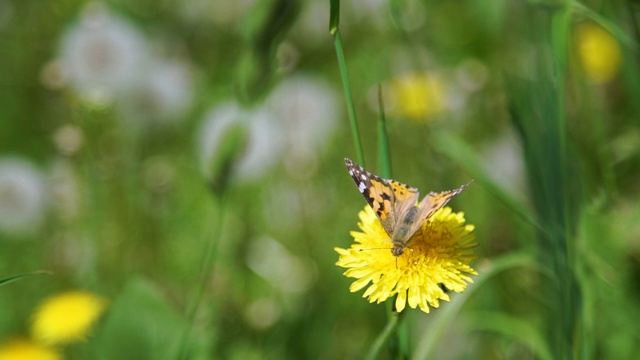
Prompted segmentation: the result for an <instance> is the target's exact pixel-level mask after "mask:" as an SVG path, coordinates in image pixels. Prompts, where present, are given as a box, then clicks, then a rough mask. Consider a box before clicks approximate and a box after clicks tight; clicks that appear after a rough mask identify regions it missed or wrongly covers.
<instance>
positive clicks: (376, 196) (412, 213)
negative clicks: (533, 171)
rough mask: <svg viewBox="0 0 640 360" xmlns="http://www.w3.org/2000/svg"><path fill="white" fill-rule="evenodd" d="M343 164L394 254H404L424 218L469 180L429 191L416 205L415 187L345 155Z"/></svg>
mask: <svg viewBox="0 0 640 360" xmlns="http://www.w3.org/2000/svg"><path fill="white" fill-rule="evenodd" d="M344 163H345V164H346V165H347V170H348V171H349V175H351V177H352V178H353V181H355V183H356V185H357V186H358V190H360V193H362V195H363V196H364V198H365V200H367V202H368V203H369V206H371V208H372V209H373V211H374V212H375V214H376V216H377V217H378V219H380V223H381V224H382V226H383V227H384V229H385V231H386V232H387V234H388V235H389V237H390V238H391V243H392V244H393V247H392V248H391V253H392V254H393V255H394V256H400V255H402V254H403V253H404V249H405V247H407V245H408V244H409V241H410V240H411V238H412V237H413V235H414V234H415V233H416V232H417V231H418V229H420V227H422V224H423V223H424V221H425V220H427V219H429V218H430V217H431V216H433V214H435V213H436V211H438V210H440V209H441V208H442V207H443V206H445V205H446V204H447V202H449V200H451V199H452V198H453V197H454V196H456V195H458V194H460V192H462V190H464V188H466V187H467V185H469V184H470V183H471V182H469V183H467V184H465V185H462V186H460V187H459V188H457V189H453V190H449V191H442V192H437V193H436V192H430V193H428V194H427V195H426V196H425V197H424V198H423V199H422V201H421V202H420V203H419V204H418V198H419V196H420V194H419V192H418V189H416V188H414V187H410V186H408V185H405V184H403V183H401V182H399V181H396V180H392V179H383V178H381V177H379V176H376V175H374V174H372V173H370V172H368V171H367V170H365V169H364V168H363V167H362V166H360V165H358V164H356V163H354V162H353V161H351V159H348V158H345V159H344Z"/></svg>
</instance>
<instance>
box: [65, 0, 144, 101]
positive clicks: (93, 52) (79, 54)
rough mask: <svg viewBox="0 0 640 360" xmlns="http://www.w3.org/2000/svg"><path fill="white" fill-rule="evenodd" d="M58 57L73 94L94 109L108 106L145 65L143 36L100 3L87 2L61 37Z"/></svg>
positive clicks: (126, 89)
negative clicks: (74, 22) (78, 19)
mask: <svg viewBox="0 0 640 360" xmlns="http://www.w3.org/2000/svg"><path fill="white" fill-rule="evenodd" d="M59 52H60V54H59V57H60V59H61V62H62V66H63V69H64V72H65V73H66V76H67V77H68V81H69V83H70V85H71V86H72V88H73V89H74V90H75V91H76V92H77V94H78V95H79V96H80V97H81V98H82V99H84V100H85V101H87V102H88V103H89V104H91V105H94V106H108V105H110V104H111V103H112V102H113V100H114V98H115V97H116V96H119V95H123V94H126V93H128V92H129V91H130V89H132V88H135V86H134V85H135V84H136V83H137V81H138V80H139V76H140V75H141V71H140V70H141V69H143V68H144V66H145V64H146V63H147V62H148V50H147V43H146V41H145V39H144V37H143V36H142V35H141V34H140V33H139V32H138V31H137V30H136V29H135V28H134V27H133V26H131V25H130V24H129V23H128V22H126V21H124V20H122V19H120V18H118V17H116V16H115V15H113V14H111V13H110V12H109V11H108V9H107V8H106V6H105V5H104V4H102V3H89V4H88V5H87V6H86V7H85V9H84V12H83V15H82V17H81V19H80V21H78V22H77V23H76V24H75V25H74V26H73V27H72V28H71V29H69V30H68V32H67V33H66V34H65V35H64V37H63V38H62V41H61V45H60V50H59Z"/></svg>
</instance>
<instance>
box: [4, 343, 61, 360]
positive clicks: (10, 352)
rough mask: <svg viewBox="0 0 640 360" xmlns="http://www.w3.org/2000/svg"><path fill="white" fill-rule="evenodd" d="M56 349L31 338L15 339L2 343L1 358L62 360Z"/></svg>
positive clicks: (9, 359)
mask: <svg viewBox="0 0 640 360" xmlns="http://www.w3.org/2000/svg"><path fill="white" fill-rule="evenodd" d="M60 359H62V356H60V354H59V353H58V352H56V351H55V350H54V349H51V348H49V347H47V346H45V345H42V344H39V343H37V342H34V341H32V340H29V339H22V338H20V339H13V340H9V341H7V342H6V343H4V344H1V345H0V360H60Z"/></svg>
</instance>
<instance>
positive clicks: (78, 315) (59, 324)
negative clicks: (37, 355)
mask: <svg viewBox="0 0 640 360" xmlns="http://www.w3.org/2000/svg"><path fill="white" fill-rule="evenodd" d="M106 307H107V302H106V300H104V299H102V298H101V297H99V296H97V295H95V294H92V293H90V292H86V291H70V292H66V293H62V294H59V295H55V296H52V297H50V298H48V299H46V300H45V301H44V302H43V303H42V304H41V305H40V307H39V308H38V309H37V310H36V312H35V314H34V315H33V325H32V328H31V333H32V335H33V338H34V339H35V340H38V341H40V342H42V343H44V344H68V343H72V342H76V341H79V340H83V339H84V338H85V337H86V336H87V335H88V334H89V332H90V331H91V328H92V327H93V325H94V324H95V322H96V321H97V320H98V318H100V315H102V313H103V312H104V311H105V309H106Z"/></svg>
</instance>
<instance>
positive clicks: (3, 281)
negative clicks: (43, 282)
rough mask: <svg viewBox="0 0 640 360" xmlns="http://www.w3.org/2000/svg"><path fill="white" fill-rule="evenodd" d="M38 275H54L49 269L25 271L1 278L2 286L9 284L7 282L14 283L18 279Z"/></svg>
mask: <svg viewBox="0 0 640 360" xmlns="http://www.w3.org/2000/svg"><path fill="white" fill-rule="evenodd" d="M37 275H53V272H51V271H47V270H36V271H32V272H28V273H23V274H18V275H14V276H10V277H8V278H5V279H2V280H0V286H3V285H7V284H10V283H12V282H14V281H18V280H21V279H24V278H28V277H32V276H37Z"/></svg>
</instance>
